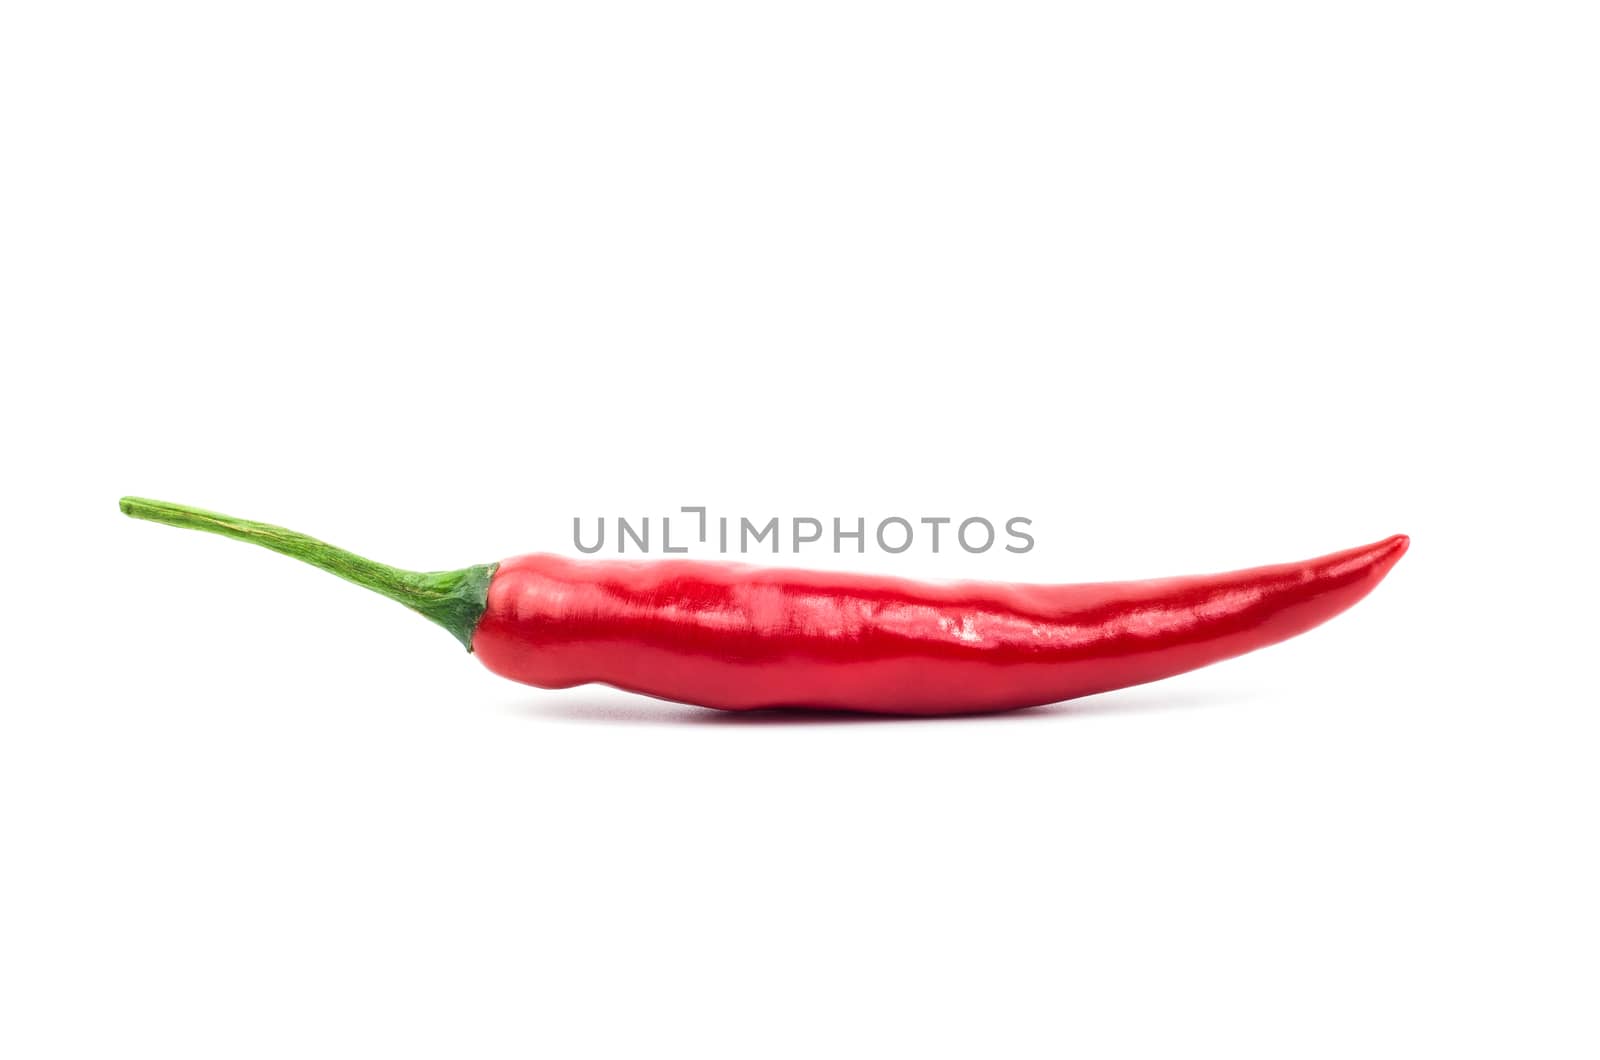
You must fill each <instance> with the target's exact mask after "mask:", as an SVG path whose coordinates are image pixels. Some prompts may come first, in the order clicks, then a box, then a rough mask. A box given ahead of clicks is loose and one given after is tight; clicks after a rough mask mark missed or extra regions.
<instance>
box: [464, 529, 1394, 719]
mask: <svg viewBox="0 0 1600 1060" xmlns="http://www.w3.org/2000/svg"><path fill="white" fill-rule="evenodd" d="M1406 546H1407V539H1406V538H1405V537H1404V536H1395V537H1391V538H1389V539H1387V540H1385V541H1380V542H1377V543H1376V544H1372V545H1367V546H1364V547H1362V548H1354V549H1350V550H1348V551H1345V552H1337V553H1334V554H1333V555H1330V556H1323V557H1321V558H1320V559H1315V560H1310V561H1308V562H1304V563H1290V564H1283V565H1279V566H1271V567H1258V568H1255V569H1252V570H1244V571H1237V572H1234V573H1231V574H1219V575H1209V576H1202V577H1188V578H1168V579H1159V580H1153V581H1136V582H1111V583H1102V584H1089V585H1008V584H991V583H981V582H952V583H946V584H933V583H924V582H913V581H907V580H904V579H899V578H886V577H873V576H867V575H853V574H839V573H824V572H818V571H808V570H779V569H771V568H764V567H755V566H748V565H744V564H726V563H701V562H695V561H690V560H663V561H656V562H627V561H618V560H598V561H596V560H574V559H568V558H564V557H560V556H552V555H530V556H522V557H519V558H517V559H512V560H507V561H506V562H504V563H502V564H500V566H499V569H498V570H497V571H496V572H495V574H494V578H493V580H492V581H491V582H490V584H489V594H488V606H487V608H486V609H485V611H484V614H483V618H482V619H481V620H480V621H479V623H478V627H477V631H476V633H475V634H474V635H473V639H472V649H473V651H474V652H475V653H476V654H477V656H478V658H479V659H480V660H481V661H482V662H483V664H484V665H485V666H487V667H488V668H489V669H490V670H493V671H494V672H495V673H497V674H500V675H501V676H503V677H509V678H511V679H512V680H515V681H521V682H524V683H526V684H532V685H538V686H540V687H543V688H566V687H570V686H573V685H581V684H587V683H590V682H603V683H606V684H610V685H615V686H617V687H619V688H624V689H628V690H629V691H633V692H641V693H644V694H646V695H651V696H657V697H659V698H662V699H671V700H679V701H682V702H687V703H697V704H700V705H701V706H707V707H717V708H720V709H723V710H753V709H758V708H763V707H814V708H819V709H833V710H849V711H868V712H873V713H883V714H917V715H935V714H967V713H977V712H986V711H998V710H1008V709H1011V708H1015V707H1026V706H1033V705H1037V704H1042V703H1054V702H1057V701H1059V700H1064V699H1072V698H1074V697H1077V696H1085V695H1091V694H1093V693H1096V692H1105V691H1109V690H1111V689H1115V688H1124V687H1127V686H1129V685H1137V684H1143V683H1145V682H1148V681H1155V680H1159V679H1161V678H1164V677H1171V676H1173V675H1174V674H1179V673H1183V672H1184V671H1187V670H1193V669H1195V668H1196V667H1200V666H1205V665H1207V664H1209V663H1213V662H1217V661H1219V660H1221V659H1227V658H1230V657H1232V656H1235V655H1240V654H1243V653H1244V652H1248V651H1252V650H1254V649H1256V648H1260V647H1264V646H1266V645H1268V644H1274V643H1276V642H1278V641H1281V640H1284V639H1286V638H1288V637H1292V636H1294V635H1295V634H1297V633H1301V632H1304V631H1305V630H1307V629H1310V628H1311V627H1313V626H1316V625H1318V624H1320V623H1322V622H1324V621H1326V620H1327V619H1329V618H1331V617H1333V616H1334V615H1336V614H1338V613H1339V612H1341V611H1343V610H1344V609H1345V608H1347V607H1349V606H1350V605H1352V604H1354V603H1355V602H1356V601H1357V600H1360V599H1361V598H1362V597H1363V596H1365V595H1366V594H1367V593H1368V592H1370V591H1371V589H1372V588H1373V586H1375V585H1376V584H1377V583H1378V582H1379V581H1380V580H1381V579H1382V578H1383V576H1384V574H1386V573H1387V572H1388V570H1389V568H1390V567H1392V566H1393V565H1394V563H1395V562H1396V561H1397V560H1398V559H1399V558H1400V556H1401V554H1403V553H1404V552H1405V550H1406Z"/></svg>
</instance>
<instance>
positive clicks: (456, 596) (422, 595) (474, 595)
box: [121, 497, 496, 651]
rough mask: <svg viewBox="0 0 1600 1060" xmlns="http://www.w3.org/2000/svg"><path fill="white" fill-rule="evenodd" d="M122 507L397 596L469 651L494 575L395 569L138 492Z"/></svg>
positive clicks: (485, 570) (483, 569)
mask: <svg viewBox="0 0 1600 1060" xmlns="http://www.w3.org/2000/svg"><path fill="white" fill-rule="evenodd" d="M121 507H122V514H124V515H131V516H133V517H134V518H135V519H148V520H150V521H151V522H153V523H165V524H166V525H168V526H180V527H183V528H185V529H187V530H204V531H206V532H207V533H211V534H221V535H222V536H223V537H231V538H233V539H234V540H235V541H248V542H249V543H250V544H252V545H260V546H261V547H262V548H270V549H272V551H274V552H281V553H283V554H284V555H285V556H293V557H294V558H295V559H297V560H300V561H301V562H303V563H309V564H311V565H312V566H313V567H320V568H322V569H323V570H325V571H327V572H328V573H329V574H337V575H338V576H339V577H341V578H343V579H344V580H345V581H349V582H355V583H356V584H357V585H360V586H364V587H365V588H368V589H371V590H372V591H373V592H375V593H382V594H383V595H384V596H387V597H388V598H389V599H391V600H398V601H399V602H400V603H402V604H405V605H406V606H407V607H409V608H411V610H413V611H415V612H417V613H418V614H419V615H422V616H423V617H424V618H427V619H430V620H431V621H434V622H437V623H438V624H439V625H441V626H443V627H444V628H445V629H447V630H449V631H450V633H451V635H452V636H454V637H455V638H456V640H459V641H460V642H461V643H462V644H463V645H465V646H466V649H467V650H468V651H471V650H472V631H473V630H475V629H476V628H477V627H478V619H480V618H482V617H483V610H484V608H485V607H486V606H488V600H489V579H490V578H492V577H493V576H494V571H495V566H496V564H492V563H491V564H486V565H484V566H480V567H466V568H463V569H462V570H449V571H430V572H422V571H410V570H400V569H399V568H398V567H391V566H388V565H387V564H384V563H375V562H373V561H372V560H370V559H367V558H366V557H364V556H358V555H356V554H355V553H354V552H346V551H345V550H344V549H342V548H336V547H334V546H333V545H330V544H328V543H327V542H326V541H318V540H317V539H316V538H314V537H307V536H306V535H305V534H297V533H295V532H294V531H293V530H285V529H284V528H283V527H281V526H272V525H270V524H268V523H252V522H250V521H249V520H247V519H235V518H234V517H233V516H231V515H219V514H217V513H216V512H208V511H204V510H202V509H200V508H190V507H188V506H187V505H183V504H169V503H168V502H166V501H152V500H147V499H145V498H143V497H124V498H122V501H121Z"/></svg>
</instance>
